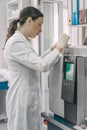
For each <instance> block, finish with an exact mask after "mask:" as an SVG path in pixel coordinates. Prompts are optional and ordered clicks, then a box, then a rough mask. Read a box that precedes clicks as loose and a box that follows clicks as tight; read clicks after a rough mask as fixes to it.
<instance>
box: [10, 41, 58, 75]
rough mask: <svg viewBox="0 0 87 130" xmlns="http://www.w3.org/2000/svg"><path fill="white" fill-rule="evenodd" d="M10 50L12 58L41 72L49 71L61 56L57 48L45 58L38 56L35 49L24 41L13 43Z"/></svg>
mask: <svg viewBox="0 0 87 130" xmlns="http://www.w3.org/2000/svg"><path fill="white" fill-rule="evenodd" d="M9 51H10V54H11V56H10V58H11V59H13V60H15V61H16V62H18V63H20V64H22V65H24V66H26V67H29V68H31V69H33V70H36V71H40V72H46V71H48V70H49V69H50V68H51V67H52V66H53V65H54V63H55V62H56V60H57V59H58V58H59V57H60V53H59V52H58V50H57V49H54V50H53V51H51V52H50V53H48V54H47V55H46V56H45V57H43V58H42V57H38V55H37V54H36V53H35V52H34V50H33V49H32V48H31V47H28V46H26V44H25V43H23V42H15V43H14V44H12V45H11V47H10V50H9Z"/></svg>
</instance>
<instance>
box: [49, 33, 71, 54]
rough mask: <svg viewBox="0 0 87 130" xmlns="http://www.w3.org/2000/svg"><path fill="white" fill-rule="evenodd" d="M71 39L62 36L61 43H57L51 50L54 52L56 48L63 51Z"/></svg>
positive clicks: (64, 35)
mask: <svg viewBox="0 0 87 130" xmlns="http://www.w3.org/2000/svg"><path fill="white" fill-rule="evenodd" d="M69 39H70V37H69V36H68V35H66V34H62V35H61V37H60V39H59V41H58V42H56V43H55V44H54V45H53V46H52V47H51V48H50V49H51V50H54V49H55V48H56V49H58V51H60V52H61V51H62V50H63V49H64V48H65V47H66V45H67V44H68V41H69Z"/></svg>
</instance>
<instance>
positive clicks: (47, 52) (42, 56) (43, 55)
mask: <svg viewBox="0 0 87 130" xmlns="http://www.w3.org/2000/svg"><path fill="white" fill-rule="evenodd" d="M50 52H51V50H50V49H48V50H47V51H45V52H44V53H43V54H42V55H41V58H44V57H45V56H46V55H48V54H49V53H50Z"/></svg>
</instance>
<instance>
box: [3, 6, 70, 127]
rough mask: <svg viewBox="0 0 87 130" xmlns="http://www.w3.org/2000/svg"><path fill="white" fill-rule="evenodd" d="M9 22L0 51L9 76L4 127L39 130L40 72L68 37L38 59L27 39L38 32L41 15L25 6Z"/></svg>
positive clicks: (48, 64)
mask: <svg viewBox="0 0 87 130" xmlns="http://www.w3.org/2000/svg"><path fill="white" fill-rule="evenodd" d="M12 23H13V26H10V27H9V28H10V30H9V31H8V33H9V34H10V36H11V37H10V36H9V35H7V36H8V38H7V39H6V44H5V48H4V57H5V60H6V64H7V66H8V70H9V71H10V74H11V78H10V85H9V90H8V93H7V97H6V106H7V118H8V123H7V127H8V130H42V124H41V116H40V114H41V101H40V100H41V93H40V72H46V71H48V70H49V69H50V68H51V67H52V66H53V64H54V63H55V62H56V61H57V60H58V58H59V57H60V52H61V51H62V50H63V48H64V47H65V45H66V44H67V42H68V39H69V37H68V36H67V35H65V34H64V35H62V37H61V39H60V42H57V43H56V45H55V46H54V47H52V48H51V49H49V50H48V51H47V52H46V53H45V54H44V55H43V56H40V57H39V56H38V55H37V54H36V52H35V51H34V49H33V48H32V44H31V41H30V40H29V38H35V37H36V36H37V35H38V34H39V33H40V32H41V31H42V29H41V26H42V24H43V14H42V13H41V12H40V11H39V10H38V9H36V8H34V7H31V6H30V7H26V8H24V9H22V10H21V12H20V15H19V18H18V20H15V22H14V21H13V22H12ZM18 23H19V26H18V27H17V24H18ZM11 25H12V24H11ZM15 25H16V26H15ZM15 27H16V28H15ZM14 28H15V29H14ZM11 30H14V31H13V33H11Z"/></svg>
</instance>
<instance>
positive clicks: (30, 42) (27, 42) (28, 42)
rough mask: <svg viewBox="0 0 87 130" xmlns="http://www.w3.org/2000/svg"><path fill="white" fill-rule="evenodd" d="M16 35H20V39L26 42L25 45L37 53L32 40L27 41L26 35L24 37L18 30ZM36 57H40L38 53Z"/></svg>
mask: <svg viewBox="0 0 87 130" xmlns="http://www.w3.org/2000/svg"><path fill="white" fill-rule="evenodd" d="M16 33H18V34H19V35H20V37H21V38H22V39H23V40H24V41H25V44H26V45H27V46H28V47H31V49H32V50H33V51H34V52H35V53H36V51H35V50H34V48H33V47H32V40H31V39H26V38H25V37H24V35H23V34H22V33H21V32H20V31H18V30H16ZM36 55H38V54H37V53H36Z"/></svg>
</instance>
